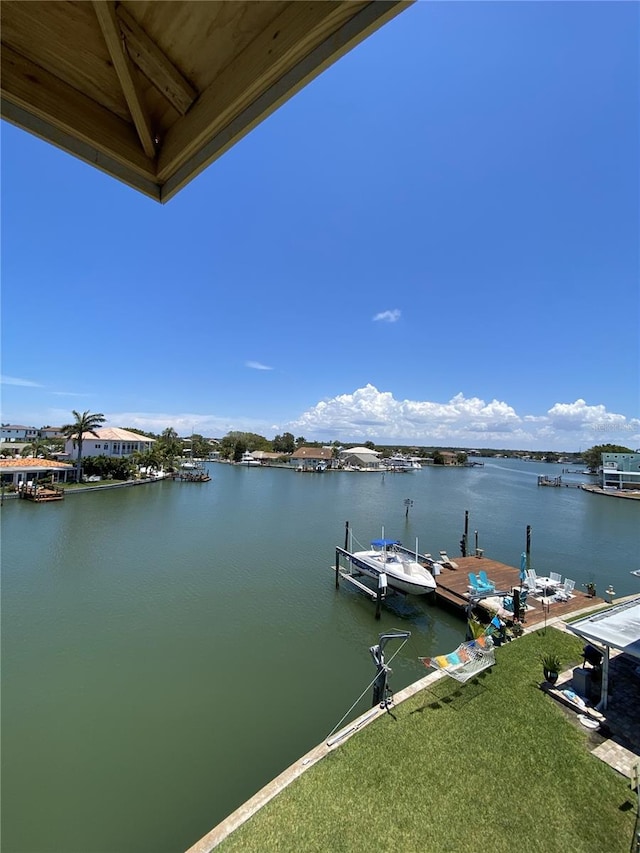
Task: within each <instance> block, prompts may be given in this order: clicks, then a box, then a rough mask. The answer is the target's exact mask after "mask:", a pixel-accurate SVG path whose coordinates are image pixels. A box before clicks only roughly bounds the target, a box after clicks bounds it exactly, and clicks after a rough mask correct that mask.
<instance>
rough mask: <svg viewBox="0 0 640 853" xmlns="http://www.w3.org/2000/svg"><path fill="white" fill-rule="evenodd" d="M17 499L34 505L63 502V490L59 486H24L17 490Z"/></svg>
mask: <svg viewBox="0 0 640 853" xmlns="http://www.w3.org/2000/svg"><path fill="white" fill-rule="evenodd" d="M18 497H20V498H22V499H23V500H26V501H33V502H34V503H48V502H49V501H62V500H64V489H62V488H61V487H60V486H39V485H32V486H25V487H24V488H21V489H19V490H18Z"/></svg>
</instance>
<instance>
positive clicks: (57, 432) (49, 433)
mask: <svg viewBox="0 0 640 853" xmlns="http://www.w3.org/2000/svg"><path fill="white" fill-rule="evenodd" d="M38 435H39V436H40V438H44V439H47V438H64V434H63V433H62V427H41V428H40V429H39V430H38Z"/></svg>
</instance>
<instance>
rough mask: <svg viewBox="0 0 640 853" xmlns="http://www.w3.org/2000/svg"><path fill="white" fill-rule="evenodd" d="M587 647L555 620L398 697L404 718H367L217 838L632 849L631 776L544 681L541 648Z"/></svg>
mask: <svg viewBox="0 0 640 853" xmlns="http://www.w3.org/2000/svg"><path fill="white" fill-rule="evenodd" d="M581 649H582V643H581V642H580V641H579V640H578V639H577V638H576V637H572V636H570V635H567V634H563V633H561V632H560V631H557V630H555V629H553V628H548V629H547V631H546V635H545V633H544V631H538V632H536V633H534V634H530V635H527V636H525V637H522V638H520V639H518V640H517V641H515V642H512V643H509V644H508V645H506V646H503V647H501V648H498V649H496V665H495V666H494V667H493V669H492V670H490V671H485V672H484V673H481V675H480V676H479V677H478V678H477V679H475V680H473V681H469V682H467V683H466V684H464V685H460V684H458V682H455V681H453V680H451V679H449V678H446V679H443V680H441V681H439V682H438V683H437V684H435V685H434V686H433V687H431V688H429V689H428V690H426V691H422V692H421V693H419V694H417V695H416V696H414V697H413V698H411V699H409V700H407V701H406V702H403V703H402V704H400V705H398V706H397V707H396V708H395V709H394V714H395V716H396V717H397V721H394V720H393V719H392V718H391V717H390V716H389V715H385V716H383V717H381V718H379V719H378V720H376V722H375V723H373V724H371V725H369V726H368V727H367V728H365V729H363V730H362V731H361V732H360V733H358V734H357V735H356V736H354V737H352V738H351V739H350V740H349V741H348V742H346V743H345V744H344V745H343V746H341V747H339V748H338V749H336V750H335V751H334V752H332V753H331V754H330V755H329V756H328V757H327V758H325V759H324V760H322V761H320V762H319V763H318V764H316V765H315V766H313V767H312V768H311V769H310V770H308V771H307V772H306V773H304V774H303V775H302V776H301V777H300V778H299V779H298V780H296V781H295V782H294V783H292V784H291V785H290V786H289V787H288V788H287V789H286V790H285V791H283V792H282V793H281V794H280V795H279V796H278V797H276V798H275V799H274V800H272V801H271V802H270V803H269V804H268V805H266V806H265V807H264V808H263V809H262V810H261V811H259V812H257V814H256V815H254V817H253V818H251V819H250V820H249V821H248V822H247V823H246V824H245V825H244V826H242V827H241V828H240V829H238V830H237V831H236V832H235V833H233V834H232V835H231V836H230V837H229V838H228V839H227V840H226V841H224V842H223V843H222V844H221V845H220V846H219V847H218V848H217V849H218V850H220V851H221V853H229V851H243V853H245V851H249V852H250V851H256V853H265V851H292V853H293V851H296V853H300V851H304V853H307V851H318V853H320V851H322V853H326V851H345V853H357V852H358V851H367V852H368V853H369V851H383V853H385V851H407V853H414V851H434V853H441V852H442V853H443V852H444V851H474V853H475V852H476V851H481V850H482V851H484V850H486V851H491V853H501V851H519V850H522V851H526V853H534V851H540V853H554V851H558V853H591V851H592V853H602V851H607V853H618V851H620V853H629V850H630V847H631V839H632V837H633V830H634V823H635V810H636V805H637V803H636V797H635V794H634V793H633V792H632V791H631V790H630V788H629V783H628V780H625V779H624V778H623V777H622V776H620V775H618V774H617V773H616V772H615V771H614V770H613V769H611V768H610V767H608V766H607V765H606V764H604V763H602V762H601V761H600V760H598V759H597V758H595V757H594V756H592V755H590V753H589V743H590V738H593V735H590V733H588V732H587V730H586V729H583V728H581V727H580V726H579V724H577V723H576V722H572V721H571V720H570V719H569V718H568V717H567V715H566V714H565V712H564V711H563V710H562V709H561V708H560V707H559V706H558V705H557V704H556V703H555V702H554V700H553V699H551V698H550V697H549V696H547V695H546V694H545V693H544V692H543V691H541V690H540V689H539V682H540V681H541V679H542V669H541V666H540V662H539V659H540V655H541V654H542V653H543V652H547V651H555V652H556V653H557V654H559V655H560V657H561V660H562V663H563V668H569V667H570V666H572V665H576V664H577V663H578V662H579V659H580V651H581ZM443 651H444V650H443Z"/></svg>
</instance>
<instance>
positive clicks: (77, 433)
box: [60, 409, 106, 483]
mask: <svg viewBox="0 0 640 853" xmlns="http://www.w3.org/2000/svg"><path fill="white" fill-rule="evenodd" d="M71 414H72V415H73V417H74V418H75V419H76V420H75V423H73V424H66V425H65V426H63V427H62V428H61V430H60V432H61V433H62V434H63V435H66V437H67V438H72V439H73V444H74V447H77V448H78V457H77V462H76V471H77V478H78V482H79V483H81V482H82V442H83V441H84V436H85V434H86V433H90V434H91V435H95V437H96V438H98V434H97V433H96V429H97V428H98V427H99V426H100V424H103V423H104V422H105V421H106V418H105V416H104V415H103V414H102V412H94V413H92V412H90V411H89V410H88V409H87V411H86V412H83V413H82V414H80V413H79V412H76V410H75V409H73V410H72V412H71Z"/></svg>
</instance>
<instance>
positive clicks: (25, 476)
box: [0, 459, 75, 487]
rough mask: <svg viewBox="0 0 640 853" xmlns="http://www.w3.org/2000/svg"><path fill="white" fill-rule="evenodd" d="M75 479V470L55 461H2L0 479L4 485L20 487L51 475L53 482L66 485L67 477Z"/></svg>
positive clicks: (66, 464) (0, 463) (0, 461)
mask: <svg viewBox="0 0 640 853" xmlns="http://www.w3.org/2000/svg"><path fill="white" fill-rule="evenodd" d="M69 474H72V475H73V476H72V479H74V478H75V468H74V466H73V465H69V464H68V463H65V462H57V461H55V460H53V459H0V479H1V480H2V484H3V485H14V486H16V487H17V486H19V485H20V483H25V484H28V483H29V482H31V481H34V480H38V479H42V478H43V477H45V476H49V475H51V477H52V480H53V482H56V483H60V482H63V483H65V482H66V481H67V476H68V475H69Z"/></svg>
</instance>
